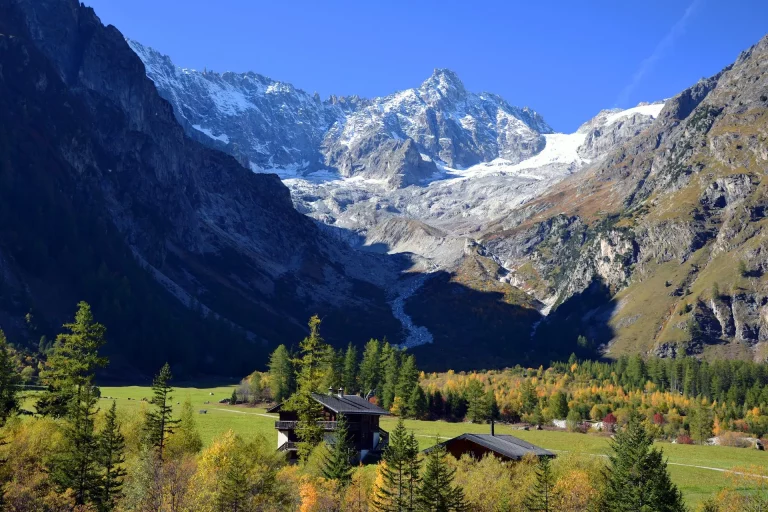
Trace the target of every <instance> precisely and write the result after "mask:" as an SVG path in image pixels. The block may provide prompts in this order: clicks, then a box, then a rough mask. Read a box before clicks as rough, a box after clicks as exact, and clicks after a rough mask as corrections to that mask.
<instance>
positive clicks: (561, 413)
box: [549, 391, 568, 420]
mask: <svg viewBox="0 0 768 512" xmlns="http://www.w3.org/2000/svg"><path fill="white" fill-rule="evenodd" d="M549 411H550V413H551V414H552V417H553V418H555V419H558V420H564V419H565V418H566V417H567V416H568V397H566V396H565V393H563V392H562V391H558V392H557V393H555V394H554V395H552V396H550V397H549Z"/></svg>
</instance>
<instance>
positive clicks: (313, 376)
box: [286, 315, 328, 460]
mask: <svg viewBox="0 0 768 512" xmlns="http://www.w3.org/2000/svg"><path fill="white" fill-rule="evenodd" d="M320 322H321V321H320V318H319V317H318V316H316V315H315V316H313V317H312V318H310V319H309V336H307V337H306V338H304V340H302V342H301V344H300V345H299V348H300V353H301V357H299V358H298V359H295V360H294V365H295V367H296V368H297V370H298V375H297V379H296V381H297V385H298V389H297V391H296V393H295V394H294V395H293V396H292V397H291V398H290V400H289V401H288V403H287V404H286V407H288V408H290V409H292V410H294V411H296V413H297V415H298V417H299V424H298V426H297V427H296V435H297V436H298V438H299V457H300V458H301V459H302V460H306V458H307V457H308V456H309V454H310V452H311V451H312V449H313V448H314V447H315V446H317V445H318V444H320V443H321V442H322V440H323V428H322V426H320V425H319V424H318V422H319V421H321V420H322V418H323V406H322V405H321V404H320V403H319V402H318V401H317V400H315V399H314V398H313V397H312V393H316V392H318V391H320V387H321V386H322V383H323V380H324V377H325V372H326V370H327V363H328V346H327V345H326V344H325V342H323V338H322V337H320Z"/></svg>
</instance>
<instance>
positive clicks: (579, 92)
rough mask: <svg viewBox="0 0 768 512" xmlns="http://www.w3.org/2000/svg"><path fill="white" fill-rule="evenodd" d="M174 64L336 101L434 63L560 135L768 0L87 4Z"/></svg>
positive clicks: (685, 73) (741, 28)
mask: <svg viewBox="0 0 768 512" xmlns="http://www.w3.org/2000/svg"><path fill="white" fill-rule="evenodd" d="M85 3H86V4H87V5H90V6H92V7H94V8H95V9H96V12H97V14H98V15H99V16H100V17H101V19H102V21H103V22H104V23H111V24H113V25H115V26H117V27H118V28H119V29H120V30H121V31H122V32H123V34H124V35H126V36H127V37H130V38H133V39H136V40H138V41H140V42H141V43H143V44H147V45H149V46H152V47H154V48H156V49H157V50H159V51H161V52H163V53H165V54H168V55H170V56H171V58H172V59H173V60H174V62H175V63H176V64H177V65H180V66H183V67H190V68H197V69H202V68H203V67H207V68H208V69H209V70H215V71H254V72H257V73H261V74H263V75H267V76H269V77H271V78H274V79H277V80H282V81H287V82H291V83H293V84H294V85H296V86H297V87H300V88H302V89H304V90H307V91H309V92H314V91H317V92H318V93H320V95H321V96H322V97H323V98H325V97H327V96H328V95H330V94H337V95H347V94H358V95H360V96H367V97H371V96H380V95H386V94H389V93H392V92H394V91H397V90H401V89H405V88H409V87H414V86H417V85H418V84H420V83H421V82H422V81H423V80H425V79H426V78H427V77H428V76H429V75H430V74H431V72H432V70H433V68H436V67H446V68H450V69H453V70H454V71H456V72H457V73H458V74H459V76H460V77H461V78H462V80H463V81H464V84H465V85H466V87H467V88H468V89H469V90H472V91H475V92H480V91H490V92H495V93H497V94H500V95H501V96H503V97H504V98H506V99H507V100H508V101H509V102H510V103H512V104H513V105H519V106H525V105H527V106H530V107H532V108H534V109H535V110H537V111H538V112H539V113H541V114H542V115H543V116H544V118H545V119H546V120H547V121H548V122H549V123H550V125H552V127H553V128H555V130H557V131H566V132H569V131H573V130H575V129H576V128H577V127H578V125H579V124H581V123H582V122H583V121H586V120H587V119H589V118H590V117H592V116H593V115H594V114H596V113H597V112H598V111H599V110H600V109H602V108H611V107H629V106H634V105H636V104H637V103H638V102H640V101H649V100H656V99H661V98H665V97H669V96H673V95H675V94H676V93H678V92H680V91H681V90H682V89H684V88H686V87H688V86H690V85H692V84H693V83H694V82H696V80H698V79H699V78H702V77H705V76H710V75H712V74H714V73H716V72H718V71H719V70H720V69H722V68H723V67H724V66H726V65H728V64H730V63H731V62H733V61H734V60H735V59H736V57H737V56H738V54H739V52H741V51H742V50H745V49H746V48H748V47H749V46H751V45H752V44H754V43H755V42H757V41H758V39H760V38H761V37H763V36H764V35H765V34H766V32H768V23H766V21H768V1H765V0H728V1H724V0H686V1H677V0H666V1H656V0H642V1H627V2H622V1H618V2H617V1H615V0H613V1H602V0H601V1H598V0H591V1H587V2H575V1H547V0H544V1H537V2H520V1H514V0H507V1H498V2H491V1H486V2H482V3H480V2H458V1H450V0H449V1H442V2H433V1H417V2H413V1H399V0H388V1H386V2H384V1H366V0H358V1H327V2H318V1H316V0H315V1H303V0H302V1H278V2H275V1H271V2H267V1H260V0H226V1H218V2H214V1H211V0H85Z"/></svg>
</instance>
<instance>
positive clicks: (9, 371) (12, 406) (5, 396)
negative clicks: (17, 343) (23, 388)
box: [0, 329, 21, 427]
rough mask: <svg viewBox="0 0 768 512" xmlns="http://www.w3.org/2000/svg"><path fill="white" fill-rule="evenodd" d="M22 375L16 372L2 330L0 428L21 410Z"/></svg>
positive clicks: (0, 332) (0, 339) (0, 352)
mask: <svg viewBox="0 0 768 512" xmlns="http://www.w3.org/2000/svg"><path fill="white" fill-rule="evenodd" d="M20 382H21V378H20V375H19V374H18V372H16V367H15V366H14V364H13V359H12V358H11V354H10V352H9V351H8V342H7V341H6V339H5V333H3V331H2V330H1V329H0V427H2V426H3V425H5V422H6V420H7V419H8V417H9V416H10V415H11V414H13V413H15V412H16V411H17V410H18V408H19V387H18V386H19V383H20Z"/></svg>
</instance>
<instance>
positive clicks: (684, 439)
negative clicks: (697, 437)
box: [677, 434, 693, 444]
mask: <svg viewBox="0 0 768 512" xmlns="http://www.w3.org/2000/svg"><path fill="white" fill-rule="evenodd" d="M677 444H693V439H692V438H691V436H689V435H688V434H680V435H679V436H677Z"/></svg>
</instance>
